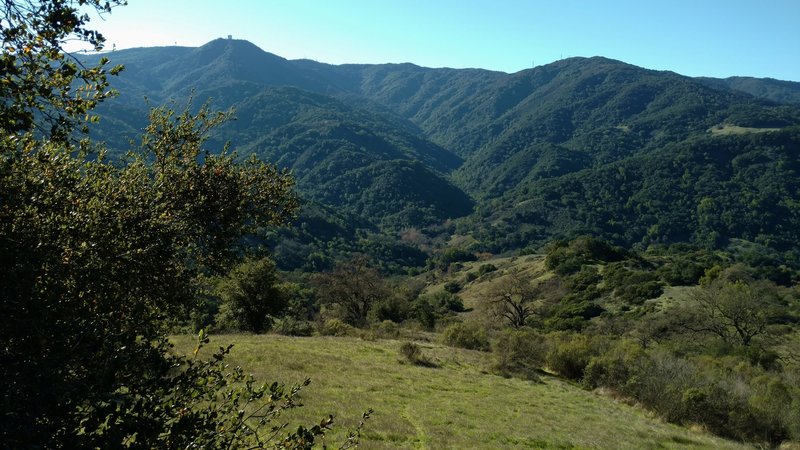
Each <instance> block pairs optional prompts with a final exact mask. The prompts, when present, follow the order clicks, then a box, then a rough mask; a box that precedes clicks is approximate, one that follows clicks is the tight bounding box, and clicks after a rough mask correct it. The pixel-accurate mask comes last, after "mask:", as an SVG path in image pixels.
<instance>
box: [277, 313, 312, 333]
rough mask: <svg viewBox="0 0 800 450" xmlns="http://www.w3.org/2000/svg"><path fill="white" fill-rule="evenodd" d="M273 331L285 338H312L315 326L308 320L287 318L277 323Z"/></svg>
mask: <svg viewBox="0 0 800 450" xmlns="http://www.w3.org/2000/svg"><path fill="white" fill-rule="evenodd" d="M272 331H274V332H275V333H278V334H282V335H284V336H311V335H312V334H314V325H313V324H312V323H311V322H308V321H306V320H298V319H296V318H294V317H292V316H286V317H283V318H281V319H278V320H276V321H275V323H274V324H273V325H272Z"/></svg>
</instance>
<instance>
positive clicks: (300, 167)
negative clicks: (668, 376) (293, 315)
mask: <svg viewBox="0 0 800 450" xmlns="http://www.w3.org/2000/svg"><path fill="white" fill-rule="evenodd" d="M114 56H115V58H117V59H118V60H119V62H123V63H125V64H127V65H128V66H129V72H128V74H129V78H128V81H126V82H125V83H127V84H126V85H125V87H126V88H129V89H131V90H133V91H135V93H136V94H135V95H131V96H130V97H124V98H120V99H119V102H118V103H120V104H121V105H120V107H119V108H114V110H109V111H106V112H105V113H106V114H105V115H107V116H111V117H110V119H111V120H110V121H109V123H113V127H112V128H110V129H113V133H114V135H115V136H116V135H119V134H121V133H120V132H119V130H120V129H122V128H125V129H127V130H135V129H137V128H139V126H137V125H136V124H132V123H131V122H132V121H131V120H130V119H129V118H130V117H135V116H136V114H135V113H134V111H135V110H136V109H137V108H138V109H139V110H142V107H141V106H139V105H137V102H138V99H139V98H142V97H144V96H145V95H147V97H149V98H154V99H157V100H160V99H163V98H167V97H169V96H171V95H174V94H175V92H181V89H188V88H187V86H188V85H186V84H184V83H188V81H189V80H191V85H194V86H197V87H198V88H197V89H198V91H197V96H198V97H199V98H201V99H206V98H209V97H213V98H215V99H217V100H216V101H217V102H219V103H218V106H219V107H224V108H227V107H231V106H235V108H236V110H237V115H238V117H239V120H238V121H237V122H235V123H232V124H229V125H228V126H227V128H225V129H224V130H222V131H220V134H219V136H217V138H218V139H220V140H221V141H222V140H225V139H231V140H234V141H236V142H239V143H241V145H242V149H243V152H245V153H249V152H255V153H256V154H258V155H260V156H262V157H263V158H265V159H267V160H270V161H272V162H275V163H277V164H280V165H281V166H285V167H291V168H292V169H293V170H294V171H295V174H296V175H297V178H298V187H299V190H300V192H301V193H302V194H303V195H304V196H308V197H310V198H311V199H312V200H314V201H318V202H323V203H325V204H326V205H329V206H334V207H336V208H337V209H339V210H346V211H347V212H348V213H350V214H352V215H357V216H361V219H362V220H364V221H365V222H371V223H370V225H371V226H373V227H380V228H381V229H382V230H391V231H392V232H394V231H397V230H398V229H400V228H402V227H404V226H408V225H410V224H411V225H417V226H430V227H436V226H438V224H439V223H441V222H443V221H445V220H446V219H448V218H455V217H462V216H465V215H468V214H470V212H471V211H472V201H471V200H470V198H469V197H468V196H467V195H465V194H464V193H463V192H461V191H460V190H458V189H457V188H456V187H454V186H453V184H451V183H450V182H449V181H448V180H447V179H446V178H445V177H446V176H447V175H448V174H449V173H450V172H451V171H453V170H454V169H455V173H454V174H453V180H455V183H456V184H457V185H458V186H459V187H461V188H462V189H464V190H466V191H467V192H469V193H470V194H471V195H472V196H474V198H476V199H478V202H477V205H476V208H475V212H474V213H473V214H471V215H469V217H467V218H461V219H458V223H457V225H456V226H457V227H458V228H459V229H460V230H463V231H465V233H463V234H471V235H472V236H473V237H475V238H476V239H477V241H478V243H477V245H476V249H479V250H485V251H491V252H493V253H501V252H509V251H514V250H518V249H522V248H539V247H541V246H542V245H543V244H545V243H546V242H547V241H549V240H550V239H551V238H554V237H559V238H573V237H576V236H580V235H585V234H591V235H596V236H599V237H601V238H603V239H605V240H607V241H609V242H614V243H616V244H624V245H626V246H632V245H642V246H644V247H647V246H650V245H660V244H669V243H674V242H689V241H691V242H693V243H695V244H700V245H704V246H707V247H708V248H714V249H716V248H719V247H721V246H725V245H726V244H727V243H729V242H731V240H732V239H738V238H742V239H746V240H748V241H751V242H757V243H759V244H760V245H765V246H766V247H768V248H770V249H773V250H776V251H778V252H779V253H780V254H781V255H782V258H786V259H787V262H789V265H788V267H793V266H797V264H798V261H800V257H798V256H797V255H796V254H793V253H792V250H791V249H792V244H791V243H792V242H796V241H797V240H798V239H797V238H798V236H797V235H796V230H797V229H800V227H798V224H797V223H796V221H797V217H798V216H797V214H796V211H794V210H795V209H796V208H795V206H796V205H794V204H793V203H792V202H786V201H783V199H787V198H794V197H796V193H797V189H798V188H797V186H796V184H797V182H796V181H797V178H798V177H797V171H798V167H797V166H798V164H797V157H796V156H797V155H796V154H795V153H793V152H792V151H791V149H793V148H796V147H797V145H798V137H797V129H796V126H797V125H798V124H799V123H800V109H798V108H797V107H795V106H789V105H778V104H775V103H771V102H767V101H760V100H757V99H755V98H753V97H751V96H749V95H744V94H740V93H738V92H734V91H732V90H731V89H729V88H722V89H721V88H719V86H717V87H709V86H708V84H707V83H706V81H704V80H696V79H691V78H688V77H682V76H679V75H677V74H673V73H667V72H656V71H649V70H644V69H641V68H637V67H634V66H631V65H628V64H624V63H621V62H619V61H613V60H609V59H605V58H570V59H567V60H563V61H558V62H556V63H553V64H549V65H547V66H543V67H537V68H535V69H532V70H526V71H521V72H519V73H516V74H502V73H494V72H488V71H481V70H453V69H427V68H422V67H417V66H413V65H377V66H375V65H345V66H332V65H326V64H319V63H315V62H312V61H287V60H285V59H283V58H280V57H277V56H275V55H270V54H268V53H266V52H263V51H260V50H259V49H257V48H255V47H254V46H253V45H252V44H249V43H247V42H243V41H234V40H231V41H225V40H217V41H213V42H211V43H209V44H207V45H205V46H203V47H201V48H197V49H191V48H174V49H148V50H142V49H139V50H129V51H122V52H116V54H115V55H114ZM739 81H741V82H739ZM734 84H737V85H738V87H736V88H735V89H738V90H740V91H742V90H743V91H748V92H754V93H755V91H757V90H759V89H760V90H762V91H763V92H761V93H757V95H760V96H762V97H766V98H771V97H775V95H776V93H777V92H783V93H784V94H785V93H787V92H790V91H791V89H793V88H796V86H778V84H779V82H776V83H770V82H768V80H758V81H753V80H749V81H748V80H738V81H737V82H736V83H734ZM745 85H750V86H749V87H745ZM120 86H122V84H121V85H120ZM731 86H732V85H731ZM767 86H769V87H767ZM780 95H783V94H780ZM126 124H127V126H125V125H126ZM729 125H730V126H740V127H753V128H755V130H747V129H745V130H744V131H742V134H736V132H734V133H733V134H724V133H717V132H718V131H719V130H724V129H725V127H726V126H729ZM765 127H773V128H780V130H779V131H773V132H758V131H766V128H765ZM709 130H714V133H710V132H709ZM98 131H99V132H104V130H98ZM715 133H716V134H715ZM102 136H106V135H105V134H102ZM115 136H109V137H110V139H109V141H111V140H112V139H114V138H115ZM122 142H124V141H122ZM450 152H453V153H456V154H458V155H460V156H461V157H462V158H464V160H463V161H462V159H461V158H459V157H456V156H454V155H453V153H450ZM398 186H403V188H402V189H401V188H398ZM339 244H341V243H337V245H339ZM314 250H320V249H318V248H315V249H314ZM292 253H295V254H302V251H301V250H298V251H297V252H292ZM322 253H323V254H326V255H327V256H331V255H329V254H327V253H325V251H322ZM795 253H796V252H795ZM277 259H278V262H279V264H282V263H281V258H277ZM297 264H299V265H302V264H301V263H300V262H299V261H298V262H297ZM780 265H781V264H777V265H775V267H776V268H777V267H780ZM576 270H579V267H578V266H577V261H576V260H567V261H564V264H563V265H562V266H560V271H561V273H563V274H567V273H571V272H574V271H576ZM675 275H678V274H675ZM776 276H781V275H780V274H778V273H777V272H776ZM670 277H671V278H672V279H673V280H674V282H679V281H678V279H677V278H676V277H675V276H670ZM691 277H692V275H691V274H689V273H687V274H684V275H682V276H679V277H678V278H682V279H684V280H686V279H688V278H691ZM784 279H785V277H784Z"/></svg>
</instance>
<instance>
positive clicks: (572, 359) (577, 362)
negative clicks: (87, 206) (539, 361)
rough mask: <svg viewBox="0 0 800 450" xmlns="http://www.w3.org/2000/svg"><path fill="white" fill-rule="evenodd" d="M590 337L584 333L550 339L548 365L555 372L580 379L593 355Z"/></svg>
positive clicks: (572, 378) (573, 378)
mask: <svg viewBox="0 0 800 450" xmlns="http://www.w3.org/2000/svg"><path fill="white" fill-rule="evenodd" d="M592 356H593V355H592V348H591V346H590V345H589V338H588V337H587V336H585V335H582V334H564V335H556V336H554V338H553V339H552V340H551V341H550V348H549V351H548V352H547V367H549V368H550V370H552V371H553V372H556V373H557V374H559V375H561V376H563V377H565V378H569V379H571V380H580V379H581V378H583V373H584V370H585V369H586V366H587V365H589V361H590V359H591V357H592Z"/></svg>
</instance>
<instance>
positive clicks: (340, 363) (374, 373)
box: [174, 335, 748, 449]
mask: <svg viewBox="0 0 800 450" xmlns="http://www.w3.org/2000/svg"><path fill="white" fill-rule="evenodd" d="M174 342H175V343H176V348H177V349H178V351H186V352H189V351H191V349H192V348H193V339H192V338H191V337H189V336H177V337H175V338H174ZM228 343H233V344H235V346H234V350H233V354H232V358H231V360H230V362H231V363H232V364H239V365H241V366H242V367H244V369H245V370H246V371H248V372H252V373H253V374H254V375H255V376H256V377H257V378H258V379H260V380H263V381H273V380H280V381H283V382H287V383H295V382H296V383H299V382H301V381H302V380H303V379H305V378H307V377H309V378H311V380H312V383H311V385H310V386H308V387H307V388H305V390H304V391H303V393H302V395H303V397H304V403H305V406H304V407H303V408H300V409H297V410H295V411H293V412H291V414H290V415H287V416H284V417H285V419H286V421H288V422H290V424H294V425H297V424H300V423H303V424H311V423H313V422H316V421H317V420H319V419H321V418H322V417H324V416H326V415H327V414H329V413H333V414H335V415H336V416H337V420H336V430H335V431H336V432H335V433H333V434H332V435H331V437H330V438H329V439H328V443H329V444H337V443H338V442H339V441H341V437H342V436H343V435H344V432H345V430H346V429H348V428H352V427H354V426H355V425H356V424H357V422H358V420H359V419H360V416H361V414H362V412H364V411H366V410H367V409H369V408H373V409H374V410H375V412H374V414H373V415H372V418H371V419H370V420H369V421H368V422H367V425H366V428H365V432H364V439H363V441H362V448H367V449H384V448H420V449H422V448H428V449H440V448H491V449H500V448H623V449H656V448H658V449H661V448H675V449H678V448H680V449H685V448H731V449H733V448H748V447H746V446H744V445H740V444H737V443H733V442H729V441H725V440H722V439H719V438H715V437H713V436H711V435H709V434H706V433H703V432H700V431H694V430H690V429H686V428H682V427H678V426H675V425H671V424H667V423H665V422H663V421H661V420H659V419H657V418H653V417H652V416H651V415H649V414H648V413H647V412H646V411H643V410H641V409H639V408H637V407H634V406H629V405H626V404H624V403H621V402H617V401H614V400H613V399H611V398H609V397H606V396H603V395H600V394H599V393H596V392H588V391H586V390H583V389H581V388H579V387H577V386H574V385H572V384H569V383H567V382H564V381H561V380H559V379H557V378H553V377H549V376H544V377H543V378H542V382H541V383H535V382H530V381H525V380H520V379H507V378H503V377H500V376H497V375H494V374H492V373H491V372H490V369H489V368H490V367H491V364H492V362H491V354H488V353H481V352H475V351H469V350H462V349H454V348H449V347H443V346H440V345H438V344H433V343H423V342H420V343H419V345H420V346H421V347H422V349H423V352H424V354H425V356H427V357H429V358H430V359H432V360H433V361H434V362H435V363H436V364H437V365H438V367H435V368H426V367H419V366H414V365H410V364H407V363H401V362H400V360H401V356H400V355H399V353H398V349H399V347H400V345H401V342H400V341H394V340H379V341H364V340H360V339H355V338H330V337H310V338H291V337H283V336H274V335H222V336H216V337H214V338H213V339H212V342H211V345H210V348H216V346H219V345H226V344H228ZM203 353H205V354H206V355H208V353H209V352H207V351H204V352H203Z"/></svg>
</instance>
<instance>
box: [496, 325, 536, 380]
mask: <svg viewBox="0 0 800 450" xmlns="http://www.w3.org/2000/svg"><path fill="white" fill-rule="evenodd" d="M547 348H548V346H547V341H546V339H545V338H544V336H542V335H540V334H539V333H537V332H536V331H534V330H532V329H530V328H521V329H516V330H511V329H506V330H503V331H502V332H501V333H500V334H498V335H497V337H496V338H495V339H494V340H493V341H492V353H493V354H494V356H495V365H494V369H495V370H496V371H497V372H498V373H500V374H501V375H503V376H521V377H523V378H526V379H529V380H538V379H539V376H538V372H539V371H540V370H541V368H542V366H544V363H545V360H546V356H547Z"/></svg>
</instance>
